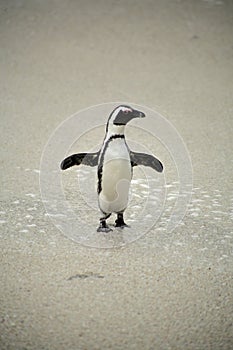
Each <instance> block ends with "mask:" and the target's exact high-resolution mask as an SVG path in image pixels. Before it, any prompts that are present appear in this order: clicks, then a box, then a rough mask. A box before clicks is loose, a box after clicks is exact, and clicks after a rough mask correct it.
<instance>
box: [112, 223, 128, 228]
mask: <svg viewBox="0 0 233 350" xmlns="http://www.w3.org/2000/svg"><path fill="white" fill-rule="evenodd" d="M115 227H120V228H124V227H130V226H129V225H127V224H126V223H125V222H124V223H123V224H118V223H116V225H115Z"/></svg>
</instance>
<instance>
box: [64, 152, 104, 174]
mask: <svg viewBox="0 0 233 350" xmlns="http://www.w3.org/2000/svg"><path fill="white" fill-rule="evenodd" d="M99 153H100V152H95V153H77V154H72V156H69V157H67V158H65V159H64V160H63V161H62V162H61V169H62V170H65V169H68V168H70V167H72V166H74V165H80V164H84V165H89V166H97V164H98V159H99Z"/></svg>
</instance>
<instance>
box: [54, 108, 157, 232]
mask: <svg viewBox="0 0 233 350" xmlns="http://www.w3.org/2000/svg"><path fill="white" fill-rule="evenodd" d="M144 117H145V114H144V113H143V112H141V111H138V110H136V109H133V108H132V107H130V106H127V105H120V106H118V107H116V108H115V109H114V110H113V111H112V112H111V114H110V116H109V118H108V121H107V124H106V132H105V137H104V141H103V144H102V147H101V149H100V150H99V151H98V152H94V153H78V154H73V155H71V156H69V157H67V158H65V159H64V160H63V161H62V162H61V165H60V167H61V169H62V170H65V169H68V168H70V167H72V166H74V165H80V164H84V165H88V166H91V167H95V166H97V175H98V183H97V194H98V204H99V208H100V211H101V213H102V215H101V217H100V222H99V227H98V228H97V232H110V231H112V229H111V228H110V227H109V226H108V224H107V222H106V220H107V219H108V218H109V217H110V216H111V215H112V213H115V214H116V215H117V218H116V220H115V227H120V228H124V227H127V226H128V225H127V224H126V223H125V221H124V211H125V210H126V208H127V205H128V196H129V188H130V182H131V179H132V175H133V167H135V166H137V165H143V166H149V167H151V168H152V169H154V170H156V171H157V172H159V173H161V172H162V171H163V165H162V163H161V162H160V160H159V159H157V158H155V157H154V156H152V155H149V154H145V153H138V152H133V151H131V150H130V149H129V147H128V145H127V143H126V140H125V133H124V132H125V126H126V125H127V124H128V123H129V122H130V121H131V120H132V119H134V118H144Z"/></svg>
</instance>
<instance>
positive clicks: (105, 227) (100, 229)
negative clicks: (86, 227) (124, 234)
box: [97, 220, 112, 233]
mask: <svg viewBox="0 0 233 350" xmlns="http://www.w3.org/2000/svg"><path fill="white" fill-rule="evenodd" d="M111 231H112V229H111V228H110V227H109V226H108V225H107V224H106V221H105V220H101V221H100V225H99V227H98V228H97V232H105V233H108V232H111Z"/></svg>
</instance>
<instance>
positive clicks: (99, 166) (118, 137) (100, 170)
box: [97, 134, 125, 194]
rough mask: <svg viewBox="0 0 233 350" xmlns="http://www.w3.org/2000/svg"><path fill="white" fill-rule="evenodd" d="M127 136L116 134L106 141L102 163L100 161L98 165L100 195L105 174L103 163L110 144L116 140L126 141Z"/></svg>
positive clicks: (101, 158) (98, 190)
mask: <svg viewBox="0 0 233 350" xmlns="http://www.w3.org/2000/svg"><path fill="white" fill-rule="evenodd" d="M124 138H125V135H121V134H115V135H112V136H110V137H109V139H108V140H107V141H106V143H105V145H104V149H103V151H102V153H101V157H100V161H99V165H98V187H97V192H98V194H99V193H100V192H101V191H102V174H103V161H104V155H105V152H106V150H107V148H108V146H109V144H110V142H112V141H113V140H115V139H124Z"/></svg>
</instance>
